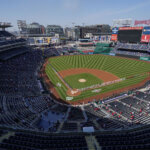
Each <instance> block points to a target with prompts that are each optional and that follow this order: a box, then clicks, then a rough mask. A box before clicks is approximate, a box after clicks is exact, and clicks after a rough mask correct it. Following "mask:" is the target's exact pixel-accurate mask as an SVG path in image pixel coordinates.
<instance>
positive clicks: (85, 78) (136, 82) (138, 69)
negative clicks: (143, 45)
mask: <svg viewBox="0 0 150 150" xmlns="http://www.w3.org/2000/svg"><path fill="white" fill-rule="evenodd" d="M149 72H150V63H148V62H144V61H138V60H134V59H128V58H121V57H114V56H106V55H73V56H60V57H51V58H49V59H48V60H47V61H46V63H45V65H44V73H45V75H46V76H47V79H45V80H46V83H47V84H48V83H50V86H49V87H50V90H51V92H52V93H53V94H54V95H56V97H58V98H60V99H62V100H64V101H70V102H83V101H90V100H93V99H102V98H104V97H107V96H110V95H112V94H115V93H118V92H123V91H127V90H130V89H132V88H136V87H137V86H140V85H142V84H144V82H146V81H147V80H148V79H149ZM117 91H118V92H117Z"/></svg>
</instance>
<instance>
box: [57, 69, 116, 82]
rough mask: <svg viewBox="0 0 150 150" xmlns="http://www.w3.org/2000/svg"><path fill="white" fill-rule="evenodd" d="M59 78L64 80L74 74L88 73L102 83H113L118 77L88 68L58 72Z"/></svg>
mask: <svg viewBox="0 0 150 150" xmlns="http://www.w3.org/2000/svg"><path fill="white" fill-rule="evenodd" d="M58 73H59V74H60V75H61V77H63V78H65V77H66V76H70V75H75V74H81V73H89V74H92V75H94V76H96V77H97V78H99V79H101V80H102V81H103V82H108V81H114V80H117V79H119V77H117V76H115V75H114V74H112V73H109V72H106V71H103V70H98V69H88V68H74V69H68V70H62V71H59V72H58Z"/></svg>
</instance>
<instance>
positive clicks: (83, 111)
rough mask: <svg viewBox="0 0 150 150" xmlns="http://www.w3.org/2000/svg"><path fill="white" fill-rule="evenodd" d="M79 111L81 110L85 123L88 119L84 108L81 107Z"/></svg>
mask: <svg viewBox="0 0 150 150" xmlns="http://www.w3.org/2000/svg"><path fill="white" fill-rule="evenodd" d="M81 110H82V113H83V116H84V118H85V121H87V119H88V117H87V115H86V113H85V110H84V107H83V106H81Z"/></svg>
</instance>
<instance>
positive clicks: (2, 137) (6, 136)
mask: <svg viewBox="0 0 150 150" xmlns="http://www.w3.org/2000/svg"><path fill="white" fill-rule="evenodd" d="M14 135H15V132H12V131H10V132H8V133H6V134H3V135H2V136H1V137H0V143H1V142H2V141H3V140H4V139H9V137H10V136H14Z"/></svg>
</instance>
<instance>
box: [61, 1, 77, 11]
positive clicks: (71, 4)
mask: <svg viewBox="0 0 150 150" xmlns="http://www.w3.org/2000/svg"><path fill="white" fill-rule="evenodd" d="M79 6H80V1H79V0H63V7H64V8H65V9H69V10H76V9H78V7H79Z"/></svg>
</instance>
